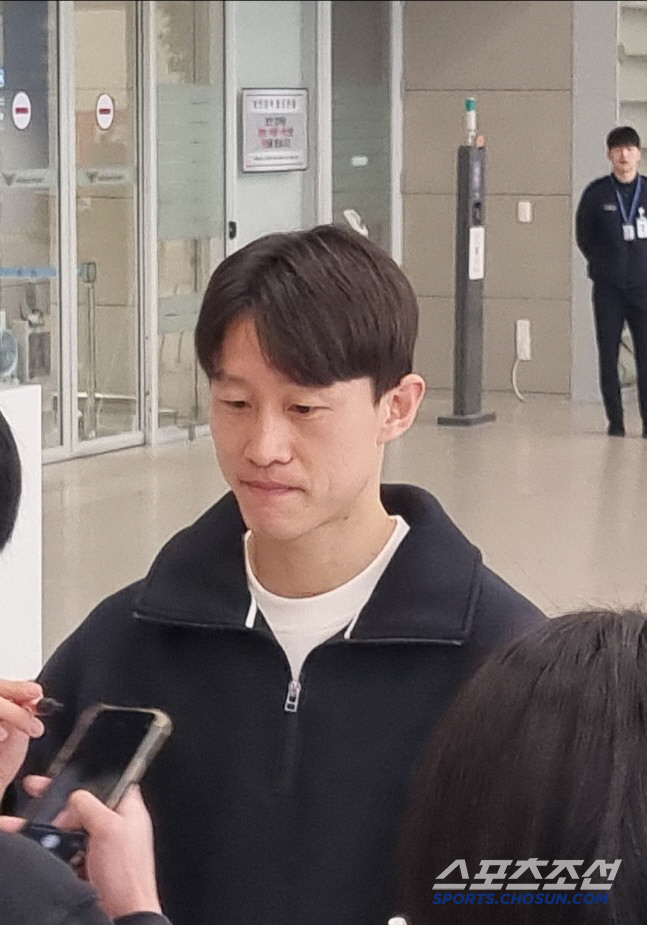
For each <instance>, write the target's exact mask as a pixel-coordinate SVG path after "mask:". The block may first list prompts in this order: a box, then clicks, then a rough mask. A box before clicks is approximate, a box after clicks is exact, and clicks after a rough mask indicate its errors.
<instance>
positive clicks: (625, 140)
mask: <svg viewBox="0 0 647 925" xmlns="http://www.w3.org/2000/svg"><path fill="white" fill-rule="evenodd" d="M625 145H629V146H630V147H633V148H639V147H640V135H639V134H638V132H637V131H636V129H635V128H632V127H631V126H630V125H620V126H618V128H613V129H611V131H610V132H609V134H608V135H607V148H608V149H609V150H611V148H623V147H624V146H625Z"/></svg>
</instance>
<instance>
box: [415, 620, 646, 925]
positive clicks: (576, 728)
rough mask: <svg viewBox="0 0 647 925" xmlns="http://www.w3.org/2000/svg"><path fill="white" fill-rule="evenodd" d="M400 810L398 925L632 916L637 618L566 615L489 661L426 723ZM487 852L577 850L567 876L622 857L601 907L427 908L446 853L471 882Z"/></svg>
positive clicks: (635, 906)
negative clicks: (423, 748) (427, 735)
mask: <svg viewBox="0 0 647 925" xmlns="http://www.w3.org/2000/svg"><path fill="white" fill-rule="evenodd" d="M411 805H412V809H411V812H410V818H409V820H408V826H407V832H406V836H405V842H404V847H405V850H404V852H403V879H404V891H403V897H402V900H403V908H404V909H405V912H406V914H407V919H408V921H409V922H410V923H411V925H446V923H452V925H454V923H457V922H463V921H470V922H471V921H473V920H474V921H476V920H477V921H478V923H479V925H484V923H485V925H489V923H492V925H494V923H498V925H500V923H501V922H502V921H503V922H513V923H514V925H527V923H540V922H541V923H545V922H546V921H548V920H550V922H551V925H554V923H562V922H563V923H567V922H568V923H569V925H579V923H584V922H586V923H597V922H600V923H614V925H643V923H644V922H645V920H646V912H645V910H646V909H647V615H645V614H643V613H639V612H635V611H631V612H624V613H613V612H595V613H580V614H569V615H567V616H565V617H561V618H557V619H555V620H551V621H549V622H548V623H546V624H545V625H544V626H542V627H541V628H539V629H537V630H535V631H532V632H531V633H529V634H528V635H526V636H524V637H523V638H521V639H520V640H518V641H516V642H515V643H513V644H511V645H509V646H508V647H506V648H505V649H504V650H502V651H500V652H498V653H496V654H494V655H493V656H492V657H491V658H489V659H488V660H487V662H486V663H485V664H484V665H483V666H482V667H481V669H480V670H479V671H478V672H477V673H476V674H475V675H474V676H473V678H472V679H471V680H470V681H469V682H468V683H467V684H466V686H465V687H464V688H463V690H462V692H461V693H460V694H459V696H458V698H457V700H456V701H455V703H454V705H453V706H452V708H450V710H449V711H448V714H447V715H446V718H445V719H444V720H443V721H442V723H441V725H440V727H439V728H438V731H437V735H436V736H434V739H433V743H432V749H431V751H430V753H429V755H428V757H427V758H426V760H425V761H424V762H423V764H422V766H421V768H420V774H419V780H418V782H417V788H416V790H415V792H414V799H413V802H412V804H411ZM491 858H497V859H499V858H505V859H513V861H515V862H516V861H520V860H527V859H529V858H539V859H545V860H548V861H549V862H553V861H555V860H566V859H573V858H576V859H578V860H579V859H582V862H583V863H582V865H580V866H579V867H578V870H579V872H580V874H583V873H584V872H585V871H586V870H587V869H588V867H590V866H591V865H592V864H593V863H594V862H595V861H596V860H598V859H604V860H605V861H609V862H612V861H614V860H615V859H617V858H620V859H621V860H622V863H621V865H620V869H619V871H618V873H617V876H616V878H615V880H614V882H613V886H612V888H611V891H610V893H609V894H608V901H607V904H606V905H602V904H599V905H592V906H589V905H566V906H563V905H551V907H550V910H548V909H545V908H543V906H541V905H534V904H533V905H528V906H526V905H519V904H515V905H512V906H508V905H503V904H498V905H494V904H493V905H492V906H487V905H481V906H479V909H478V910H475V909H472V908H471V907H470V908H468V909H467V910H466V911H464V912H462V911H461V910H463V909H464V908H465V907H463V906H460V905H455V904H454V902H453V901H452V902H448V903H447V904H445V905H438V904H434V903H433V900H434V895H435V892H434V890H433V885H434V882H436V881H437V880H438V876H439V875H440V874H441V873H443V872H444V871H445V870H446V868H447V867H448V866H449V865H450V864H451V863H452V862H453V861H454V860H456V859H465V860H466V863H467V871H468V875H469V876H470V879H471V880H473V878H474V876H475V874H477V873H478V872H479V870H480V861H481V860H486V859H491ZM552 866H553V865H552V863H549V865H548V866H547V867H543V868H540V869H541V870H543V871H545V872H546V873H548V872H549V871H550V870H551V869H552ZM515 869H516V865H515V864H514V863H513V864H510V867H509V869H508V875H510V874H511V873H512V872H513V871H514V870H515ZM598 873H599V872H598ZM455 878H458V879H460V875H459V874H458V873H457V870H455V871H454V876H453V877H452V876H450V878H449V879H450V880H451V881H454V882H455ZM569 879H570V878H569V876H568V873H566V880H569ZM580 879H581V878H580ZM592 879H593V881H594V882H597V881H600V880H603V878H602V877H601V876H597V877H595V876H594V877H592ZM468 888H469V884H468ZM540 889H541V886H540ZM583 892H586V890H584V891H583Z"/></svg>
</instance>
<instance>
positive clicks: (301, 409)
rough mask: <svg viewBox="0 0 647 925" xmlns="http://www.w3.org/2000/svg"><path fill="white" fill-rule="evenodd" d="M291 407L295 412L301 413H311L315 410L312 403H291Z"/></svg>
mask: <svg viewBox="0 0 647 925" xmlns="http://www.w3.org/2000/svg"><path fill="white" fill-rule="evenodd" d="M292 408H293V409H294V411H296V413H297V414H301V415H306V414H312V412H313V411H314V410H315V406H314V405H292Z"/></svg>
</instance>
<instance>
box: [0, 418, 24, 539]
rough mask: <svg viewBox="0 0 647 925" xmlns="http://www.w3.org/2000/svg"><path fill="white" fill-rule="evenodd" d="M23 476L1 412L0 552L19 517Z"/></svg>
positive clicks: (9, 429) (10, 434)
mask: <svg viewBox="0 0 647 925" xmlns="http://www.w3.org/2000/svg"><path fill="white" fill-rule="evenodd" d="M21 489H22V476H21V468H20V457H19V456H18V447H17V446H16V441H15V440H14V436H13V434H12V432H11V428H10V427H9V424H8V423H7V420H6V418H5V417H4V415H3V414H2V412H1V411H0V552H2V550H3V549H4V547H5V546H6V545H7V543H8V542H9V537H10V536H11V534H12V533H13V528H14V525H15V523H16V517H17V515H18V505H19V503H20V492H21Z"/></svg>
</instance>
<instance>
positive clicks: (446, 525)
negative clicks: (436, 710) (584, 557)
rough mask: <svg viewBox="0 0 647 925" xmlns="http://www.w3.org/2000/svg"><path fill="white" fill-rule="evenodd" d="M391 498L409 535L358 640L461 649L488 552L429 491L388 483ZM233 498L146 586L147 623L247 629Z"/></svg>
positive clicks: (169, 547) (184, 538)
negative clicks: (482, 551)
mask: <svg viewBox="0 0 647 925" xmlns="http://www.w3.org/2000/svg"><path fill="white" fill-rule="evenodd" d="M382 501H383V503H384V506H385V508H386V509H387V511H388V512H389V513H390V514H400V515H401V516H402V517H403V518H404V519H405V520H406V522H407V523H408V524H409V532H408V533H407V535H406V537H405V538H404V540H403V541H402V543H401V544H400V546H399V547H398V549H397V551H396V553H395V555H394V556H393V559H392V560H391V562H390V563H389V565H388V567H387V569H386V571H385V572H384V574H383V575H382V577H381V579H380V581H379V582H378V584H377V587H376V588H375V591H374V592H373V594H372V596H371V598H370V600H369V601H368V602H367V604H366V606H365V607H364V609H363V610H362V612H361V614H360V616H359V619H358V620H357V623H356V624H355V627H354V629H353V633H352V636H351V641H352V640H373V641H384V642H386V641H389V640H407V639H409V640H412V641H413V640H416V639H420V640H427V641H438V642H446V643H461V642H462V641H463V640H464V639H465V638H466V636H467V635H468V634H469V630H470V626H471V618H472V612H473V608H474V602H475V600H476V597H477V596H478V590H479V575H480V571H479V568H480V564H481V556H480V553H479V551H478V550H477V549H476V548H475V547H474V546H473V545H472V544H471V543H470V542H469V541H468V540H467V539H466V537H465V536H463V534H462V533H461V532H460V530H459V529H458V528H457V527H456V526H455V524H454V523H453V522H452V521H451V520H450V519H449V517H448V516H447V515H446V514H445V512H444V511H443V509H442V508H441V506H440V504H439V503H438V501H436V499H435V498H434V497H433V496H432V495H430V494H429V493H428V492H426V491H424V490H423V489H421V488H415V487H413V486H410V485H383V486H382ZM245 529H246V528H245V525H244V523H243V520H242V518H241V515H240V511H239V509H238V505H237V503H236V500H235V498H234V496H233V494H232V493H231V492H229V493H228V494H226V495H225V496H224V497H223V498H222V499H221V500H220V501H219V502H218V503H217V504H215V505H214V506H213V507H212V508H210V509H209V510H208V511H207V512H206V513H205V514H203V515H202V517H200V519H199V520H197V521H196V523H194V524H193V525H192V526H190V527H187V528H186V529H185V530H182V531H181V532H180V533H178V534H176V535H175V536H174V537H173V538H172V539H171V540H170V541H169V542H168V543H167V544H166V545H165V546H164V547H163V549H162V550H161V552H160V553H159V555H158V556H157V558H156V560H155V562H154V563H153V566H152V567H151V570H150V572H149V573H148V575H147V577H146V579H145V580H144V582H143V583H142V586H141V591H140V594H139V597H138V600H137V603H136V608H135V611H136V615H137V616H138V617H141V618H144V619H147V620H154V621H159V622H163V623H167V624H174V625H177V626H182V625H184V626H203V627H239V628H242V627H243V626H244V624H245V618H246V616H247V613H248V611H249V606H250V595H249V591H248V589H247V582H246V578H245V565H244V557H243V543H242V536H243V534H244V532H245Z"/></svg>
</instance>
